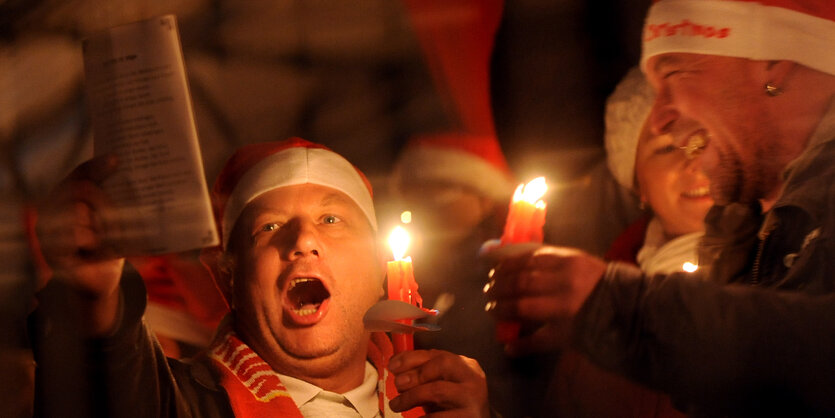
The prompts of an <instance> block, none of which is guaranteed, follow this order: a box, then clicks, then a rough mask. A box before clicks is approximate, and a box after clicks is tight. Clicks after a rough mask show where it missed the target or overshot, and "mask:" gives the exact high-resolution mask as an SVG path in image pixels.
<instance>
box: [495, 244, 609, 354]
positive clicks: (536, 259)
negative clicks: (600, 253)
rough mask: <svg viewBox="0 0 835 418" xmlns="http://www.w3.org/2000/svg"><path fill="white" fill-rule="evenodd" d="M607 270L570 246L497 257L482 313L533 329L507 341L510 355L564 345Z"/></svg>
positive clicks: (597, 260) (552, 348) (591, 257)
mask: <svg viewBox="0 0 835 418" xmlns="http://www.w3.org/2000/svg"><path fill="white" fill-rule="evenodd" d="M489 256H490V255H489V254H488V257H489ZM605 270H606V263H605V262H604V261H603V260H600V259H598V258H596V257H593V256H590V255H588V254H586V253H583V252H582V251H579V250H576V249H571V248H560V247H551V246H545V247H540V248H537V249H532V250H529V251H526V252H523V253H521V254H513V255H508V256H505V257H503V258H500V260H499V264H498V265H497V266H496V268H495V269H494V271H493V273H492V276H491V277H490V279H491V280H490V282H489V284H488V286H487V287H486V288H485V289H486V295H487V299H488V300H489V301H490V302H488V303H487V306H486V309H487V310H489V311H490V312H491V313H492V314H493V315H494V316H496V317H497V318H498V319H500V320H508V321H520V322H522V323H525V324H534V325H536V327H537V329H536V331H534V332H533V333H532V334H530V335H526V336H523V337H521V338H519V339H518V340H516V341H514V342H512V343H510V344H509V345H508V346H507V347H506V349H507V351H508V353H509V354H511V355H521V354H527V353H534V352H545V351H550V350H554V349H557V348H561V347H563V346H564V345H565V344H566V343H567V340H568V334H569V331H570V326H571V321H572V319H573V318H574V315H575V314H576V313H577V311H578V310H579V309H580V306H581V305H582V304H583V302H585V300H586V298H587V297H588V295H589V294H590V293H591V291H592V289H594V286H595V285H596V284H597V282H598V281H599V280H600V278H601V277H602V276H603V273H604V272H605Z"/></svg>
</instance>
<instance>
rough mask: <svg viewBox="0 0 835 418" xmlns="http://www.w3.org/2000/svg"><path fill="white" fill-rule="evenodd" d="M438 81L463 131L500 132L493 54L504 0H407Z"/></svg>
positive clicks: (437, 83)
mask: <svg viewBox="0 0 835 418" xmlns="http://www.w3.org/2000/svg"><path fill="white" fill-rule="evenodd" d="M403 3H404V5H405V6H406V9H407V10H408V14H409V18H410V20H411V22H412V26H413V27H414V29H415V33H416V34H417V38H418V41H419V42H420V46H421V48H422V49H423V52H424V55H425V56H426V61H427V63H428V65H429V68H430V71H431V72H432V76H433V78H434V80H435V85H436V87H437V89H438V91H439V93H440V94H441V96H442V97H443V98H444V100H445V104H446V105H447V106H448V107H450V111H453V112H454V113H455V116H457V117H458V118H459V120H460V121H461V127H460V128H461V130H463V131H465V132H469V133H473V134H478V135H491V136H494V135H495V126H494V123H493V113H492V109H491V106H490V71H489V68H490V65H489V64H490V54H491V53H492V50H493V44H494V41H495V35H496V30H497V29H498V27H499V22H500V20H501V16H502V9H503V5H504V2H503V0H403Z"/></svg>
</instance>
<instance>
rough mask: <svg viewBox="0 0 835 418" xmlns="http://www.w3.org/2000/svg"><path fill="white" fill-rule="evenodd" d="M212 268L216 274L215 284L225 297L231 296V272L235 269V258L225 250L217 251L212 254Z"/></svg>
mask: <svg viewBox="0 0 835 418" xmlns="http://www.w3.org/2000/svg"><path fill="white" fill-rule="evenodd" d="M214 257H215V260H214V266H215V268H214V270H215V274H216V275H217V279H216V281H217V286H218V287H219V288H220V290H221V292H223V293H224V294H225V295H227V297H231V296H232V290H233V282H232V279H233V277H234V276H233V274H234V270H235V259H234V258H233V257H232V254H230V253H229V252H227V251H218V252H217V253H216V254H214Z"/></svg>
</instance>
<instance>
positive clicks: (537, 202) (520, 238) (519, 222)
mask: <svg viewBox="0 0 835 418" xmlns="http://www.w3.org/2000/svg"><path fill="white" fill-rule="evenodd" d="M546 191H548V185H547V184H546V183H545V177H537V178H535V179H533V180H531V181H530V182H528V183H527V184H520V185H519V187H517V188H516V192H514V193H513V199H512V200H511V202H510V209H509V210H508V212H507V221H505V225H504V233H503V234H502V245H506V244H519V243H523V242H542V240H543V238H544V233H543V231H542V227H543V226H545V206H546V205H545V202H543V201H542V200H541V199H542V196H544V195H545V192H546ZM520 330H521V324H519V323H518V322H514V321H499V322H498V323H497V324H496V339H497V340H498V341H500V342H502V343H505V344H506V343H509V342H511V341H514V340H516V339H517V338H519V331H520Z"/></svg>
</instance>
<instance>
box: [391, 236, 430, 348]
mask: <svg viewBox="0 0 835 418" xmlns="http://www.w3.org/2000/svg"><path fill="white" fill-rule="evenodd" d="M389 246H390V247H391V249H392V252H393V253H394V261H389V262H388V264H387V266H386V270H387V274H388V296H389V299H391V300H399V301H401V302H406V303H411V304H413V305H416V306H417V307H422V306H421V305H422V304H423V301H422V300H421V298H420V295H419V294H418V292H417V290H418V285H417V282H416V281H415V274H414V270H413V268H412V258H411V257H404V255H405V253H406V248H408V246H409V233H408V232H406V230H405V229H403V228H401V227H399V226H398V227H396V228H394V231H392V233H391V235H389ZM398 322H402V323H404V324H411V320H409V319H402V320H398ZM391 340H392V344H393V345H394V353H395V354H397V353H400V352H403V351H406V350H414V346H415V344H414V337H413V336H412V334H402V333H399V332H393V333H392V334H391Z"/></svg>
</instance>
